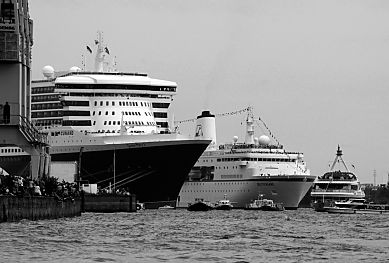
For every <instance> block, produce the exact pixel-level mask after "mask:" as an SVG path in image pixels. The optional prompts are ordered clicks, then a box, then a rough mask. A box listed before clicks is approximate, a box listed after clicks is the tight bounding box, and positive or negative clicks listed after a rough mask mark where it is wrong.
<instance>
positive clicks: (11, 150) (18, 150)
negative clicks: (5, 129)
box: [1, 148, 23, 153]
mask: <svg viewBox="0 0 389 263" xmlns="http://www.w3.org/2000/svg"><path fill="white" fill-rule="evenodd" d="M20 152H23V150H22V149H20V148H8V149H1V153H20Z"/></svg>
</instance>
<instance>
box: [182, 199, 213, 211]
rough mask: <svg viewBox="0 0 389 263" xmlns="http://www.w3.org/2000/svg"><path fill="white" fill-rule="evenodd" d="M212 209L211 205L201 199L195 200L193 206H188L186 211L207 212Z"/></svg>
mask: <svg viewBox="0 0 389 263" xmlns="http://www.w3.org/2000/svg"><path fill="white" fill-rule="evenodd" d="M213 208H214V207H213V206H212V205H211V203H210V202H208V201H204V199H203V198H196V199H195V202H194V203H193V204H189V205H188V211H209V210H212V209H213Z"/></svg>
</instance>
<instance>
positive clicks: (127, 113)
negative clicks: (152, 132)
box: [93, 111, 151, 116]
mask: <svg viewBox="0 0 389 263" xmlns="http://www.w3.org/2000/svg"><path fill="white" fill-rule="evenodd" d="M147 113H148V112H145V115H146V116H147V115H148V114H147ZM122 114H123V115H133V116H141V114H140V112H138V111H135V112H134V111H128V112H127V111H122ZM95 115H96V112H95V111H94V112H93V116H95ZM98 115H99V116H100V115H101V111H99V113H98ZM105 115H108V111H106V112H105ZM112 115H115V112H114V111H112ZM148 116H151V114H150V113H149V115H148Z"/></svg>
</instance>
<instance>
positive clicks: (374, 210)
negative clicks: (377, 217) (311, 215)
mask: <svg viewBox="0 0 389 263" xmlns="http://www.w3.org/2000/svg"><path fill="white" fill-rule="evenodd" d="M326 212H328V213H335V214H383V213H389V205H387V204H374V203H369V202H366V200H365V199H361V198H350V199H349V200H347V201H338V202H335V203H334V206H331V207H326Z"/></svg>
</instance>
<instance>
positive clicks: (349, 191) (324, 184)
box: [311, 145, 365, 212]
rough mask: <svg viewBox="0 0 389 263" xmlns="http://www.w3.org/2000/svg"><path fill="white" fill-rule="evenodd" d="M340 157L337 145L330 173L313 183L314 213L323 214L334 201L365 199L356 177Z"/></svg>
mask: <svg viewBox="0 0 389 263" xmlns="http://www.w3.org/2000/svg"><path fill="white" fill-rule="evenodd" d="M342 155H343V153H342V150H341V149H340V146H339V145H338V150H337V152H336V157H335V160H334V161H333V163H332V165H331V168H330V171H329V172H326V173H325V174H324V175H322V176H319V177H318V178H317V179H316V180H315V182H314V185H313V187H312V191H311V198H312V206H313V208H314V209H315V211H318V212H325V211H326V210H327V208H328V207H331V206H334V204H335V202H336V201H347V200H349V199H350V198H353V199H358V198H359V199H363V198H365V193H364V191H363V190H362V189H361V185H360V182H359V180H358V178H357V176H356V175H355V174H354V173H352V172H351V171H350V170H349V169H348V167H347V165H346V163H345V162H344V160H343V158H342Z"/></svg>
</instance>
